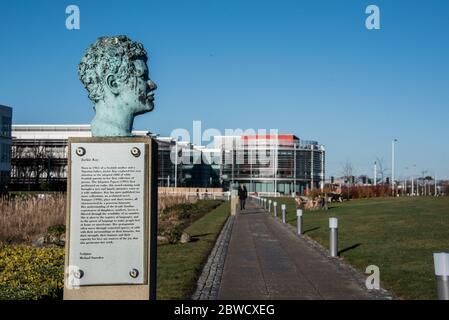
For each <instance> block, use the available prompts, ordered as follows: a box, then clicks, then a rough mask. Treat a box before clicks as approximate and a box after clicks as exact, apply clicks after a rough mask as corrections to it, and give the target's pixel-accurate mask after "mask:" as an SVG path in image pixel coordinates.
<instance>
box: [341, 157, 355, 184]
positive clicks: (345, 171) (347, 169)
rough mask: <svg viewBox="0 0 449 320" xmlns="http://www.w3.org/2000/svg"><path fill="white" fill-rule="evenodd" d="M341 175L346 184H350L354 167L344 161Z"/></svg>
mask: <svg viewBox="0 0 449 320" xmlns="http://www.w3.org/2000/svg"><path fill="white" fill-rule="evenodd" d="M342 175H343V178H344V179H345V182H346V183H351V182H352V177H353V176H354V166H353V165H352V163H351V162H349V161H346V162H345V163H344V164H343V165H342Z"/></svg>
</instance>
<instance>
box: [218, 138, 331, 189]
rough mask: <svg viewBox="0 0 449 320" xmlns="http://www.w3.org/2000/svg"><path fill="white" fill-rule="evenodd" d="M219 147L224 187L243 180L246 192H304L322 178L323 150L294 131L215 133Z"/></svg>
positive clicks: (314, 186) (323, 165)
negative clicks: (249, 134)
mask: <svg viewBox="0 0 449 320" xmlns="http://www.w3.org/2000/svg"><path fill="white" fill-rule="evenodd" d="M216 147H218V148H221V150H222V159H221V175H222V178H223V184H224V187H225V188H230V186H231V185H234V184H245V185H246V186H247V189H248V191H249V192H258V193H261V192H263V193H266V192H267V193H280V194H291V193H293V192H295V193H299V194H304V193H305V191H306V190H307V189H315V188H321V187H322V185H323V182H324V176H325V172H324V170H325V169H324V168H325V150H324V147H323V146H321V145H318V143H317V142H314V141H301V140H299V139H298V138H297V137H295V136H294V135H265V136H236V137H226V136H224V137H216Z"/></svg>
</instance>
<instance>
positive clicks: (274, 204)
mask: <svg viewBox="0 0 449 320" xmlns="http://www.w3.org/2000/svg"><path fill="white" fill-rule="evenodd" d="M277 208H278V203H277V202H276V201H275V202H274V203H273V211H274V216H275V217H277V216H278V213H277Z"/></svg>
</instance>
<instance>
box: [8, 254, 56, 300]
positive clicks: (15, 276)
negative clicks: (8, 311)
mask: <svg viewBox="0 0 449 320" xmlns="http://www.w3.org/2000/svg"><path fill="white" fill-rule="evenodd" d="M63 286H64V249H62V248H57V247H48V248H35V247H27V246H0V300H18V299H26V300H38V299H60V298H62V290H63Z"/></svg>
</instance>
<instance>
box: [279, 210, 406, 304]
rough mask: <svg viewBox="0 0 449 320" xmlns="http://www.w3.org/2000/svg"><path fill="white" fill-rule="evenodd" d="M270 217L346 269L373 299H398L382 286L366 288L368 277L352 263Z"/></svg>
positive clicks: (288, 225) (332, 261)
mask: <svg viewBox="0 0 449 320" xmlns="http://www.w3.org/2000/svg"><path fill="white" fill-rule="evenodd" d="M270 218H271V219H274V220H275V221H276V223H278V224H280V225H281V226H283V227H284V228H286V229H287V230H288V231H289V232H292V233H293V234H294V235H295V236H296V237H299V238H301V239H304V240H305V241H306V242H307V243H308V244H309V245H310V246H311V247H312V248H314V249H316V250H317V251H318V252H319V253H320V254H321V255H323V256H324V257H326V258H327V260H328V261H329V263H333V264H334V265H336V266H337V267H338V268H339V269H341V270H345V271H347V272H348V274H350V275H351V276H352V278H353V279H354V281H355V283H356V284H357V285H358V286H359V287H360V288H362V289H363V290H365V291H366V292H368V293H369V294H370V295H371V296H372V297H373V299H375V300H400V298H399V297H396V296H395V295H394V294H393V293H392V292H390V291H388V290H387V289H384V288H382V287H381V288H380V289H379V290H375V289H373V290H368V289H367V288H366V286H365V281H366V278H367V277H368V275H367V274H364V273H362V272H360V271H359V270H357V269H355V268H354V267H353V266H352V265H350V264H349V263H348V262H347V261H346V260H344V259H343V258H342V257H340V256H337V257H330V256H329V250H327V249H326V248H324V247H323V246H322V245H321V244H319V243H318V242H317V241H315V240H313V239H312V238H310V237H309V236H307V235H305V234H302V235H298V233H297V230H296V228H295V227H294V226H292V225H290V224H289V223H288V222H287V223H282V221H281V220H280V219H278V218H277V217H274V216H271V215H270Z"/></svg>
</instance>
